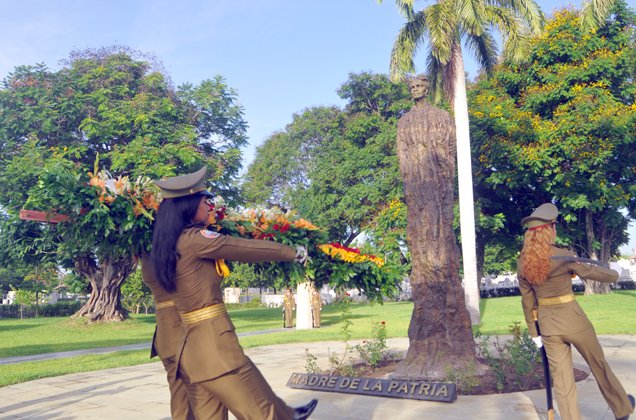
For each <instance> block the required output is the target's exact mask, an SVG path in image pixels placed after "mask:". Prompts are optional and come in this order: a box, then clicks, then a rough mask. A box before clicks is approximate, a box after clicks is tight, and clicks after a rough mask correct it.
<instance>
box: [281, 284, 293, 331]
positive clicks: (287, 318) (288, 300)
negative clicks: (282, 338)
mask: <svg viewBox="0 0 636 420" xmlns="http://www.w3.org/2000/svg"><path fill="white" fill-rule="evenodd" d="M294 309H296V301H295V300H294V294H293V293H292V290H291V289H290V288H289V287H288V288H287V290H285V296H284V297H283V314H284V316H283V318H284V323H283V324H284V326H285V328H292V327H293V326H294Z"/></svg>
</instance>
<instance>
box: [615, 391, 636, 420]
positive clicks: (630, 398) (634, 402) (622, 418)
mask: <svg viewBox="0 0 636 420" xmlns="http://www.w3.org/2000/svg"><path fill="white" fill-rule="evenodd" d="M627 398H628V399H629V402H630V403H631V404H632V411H634V405H636V401H634V396H633V395H631V394H627ZM627 419H629V414H628V415H626V416H623V417H617V418H616V420H627Z"/></svg>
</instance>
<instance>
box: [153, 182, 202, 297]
mask: <svg viewBox="0 0 636 420" xmlns="http://www.w3.org/2000/svg"><path fill="white" fill-rule="evenodd" d="M200 201H201V195H199V194H195V195H187V196H185V197H178V198H167V199H164V200H163V201H162V202H161V204H160V205H159V210H158V211H157V217H156V219H155V226H154V228H153V230H152V251H151V252H150V258H151V261H152V266H153V268H154V269H155V276H157V280H158V281H159V284H161V287H163V288H164V289H165V290H166V292H174V291H175V289H176V288H177V286H176V284H175V274H176V268H177V259H178V258H179V253H178V252H177V241H178V240H179V236H181V232H182V231H183V229H184V228H185V227H186V226H187V225H189V224H191V223H192V219H193V218H194V215H195V214H196V212H197V208H198V207H199V203H200Z"/></svg>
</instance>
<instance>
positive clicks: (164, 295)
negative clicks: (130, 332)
mask: <svg viewBox="0 0 636 420" xmlns="http://www.w3.org/2000/svg"><path fill="white" fill-rule="evenodd" d="M141 276H142V279H143V282H144V283H146V285H147V286H148V287H149V288H150V290H151V291H152V296H153V298H154V300H155V308H156V309H157V313H156V319H157V325H156V327H155V333H154V335H153V336H152V344H151V347H150V358H151V359H152V358H153V357H155V356H159V359H161V363H163V367H164V369H165V370H166V373H167V378H168V388H169V389H170V414H171V417H172V420H182V419H186V420H194V419H196V418H200V417H201V416H202V414H204V413H213V412H215V411H216V410H223V409H224V408H223V407H219V406H218V404H216V402H215V401H213V400H212V399H210V398H209V397H208V395H207V393H205V392H201V390H199V389H197V388H195V387H192V386H190V387H189V388H188V384H186V383H184V381H183V380H182V379H181V378H179V377H178V375H177V374H176V369H177V367H176V364H175V353H176V351H177V345H178V344H179V340H180V338H181V335H182V329H181V319H180V318H179V312H177V308H176V307H175V306H174V302H173V301H172V300H171V297H170V294H169V293H168V292H166V291H165V290H164V289H163V287H161V285H160V284H159V283H158V282H157V279H156V278H155V275H154V273H153V268H152V262H151V260H150V255H148V254H144V255H142V257H141ZM189 395H193V396H194V395H196V398H195V397H193V398H188V396H189ZM190 399H191V400H192V404H191V402H190ZM225 410H226V409H225ZM226 411H227V410H226ZM197 413H198V415H197Z"/></svg>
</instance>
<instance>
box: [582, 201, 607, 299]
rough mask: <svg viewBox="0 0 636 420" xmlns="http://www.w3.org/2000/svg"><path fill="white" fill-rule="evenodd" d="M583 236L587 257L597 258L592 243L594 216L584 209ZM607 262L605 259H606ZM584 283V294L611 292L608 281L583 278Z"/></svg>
mask: <svg viewBox="0 0 636 420" xmlns="http://www.w3.org/2000/svg"><path fill="white" fill-rule="evenodd" d="M585 236H586V237H587V252H588V254H589V258H591V259H593V260H598V256H597V255H596V249H595V248H594V243H595V242H596V234H595V233H594V217H593V213H592V212H591V211H589V210H586V211H585ZM606 262H607V261H606ZM583 283H584V284H585V292H584V293H583V294H584V295H604V294H607V293H610V292H611V289H610V287H609V283H601V282H600V281H594V280H587V279H583Z"/></svg>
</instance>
